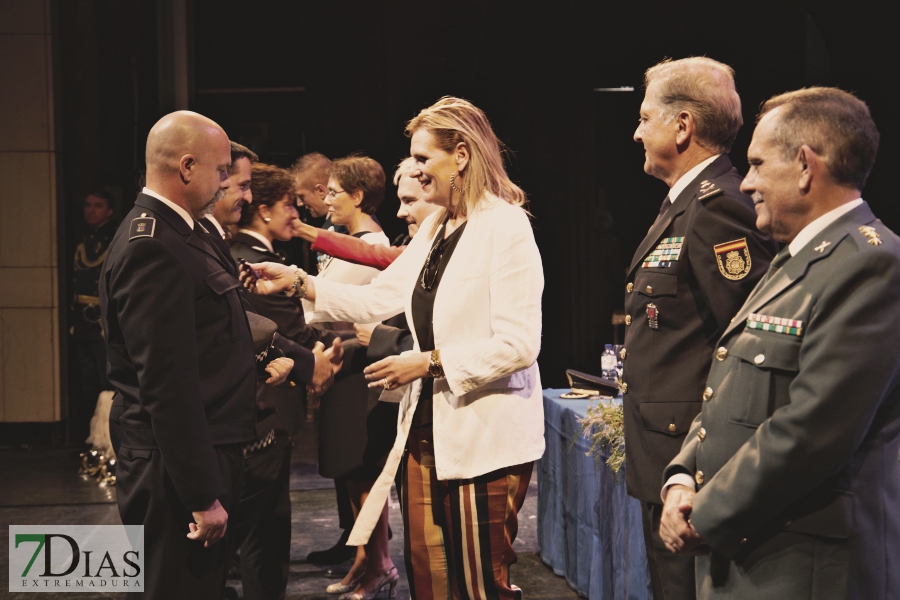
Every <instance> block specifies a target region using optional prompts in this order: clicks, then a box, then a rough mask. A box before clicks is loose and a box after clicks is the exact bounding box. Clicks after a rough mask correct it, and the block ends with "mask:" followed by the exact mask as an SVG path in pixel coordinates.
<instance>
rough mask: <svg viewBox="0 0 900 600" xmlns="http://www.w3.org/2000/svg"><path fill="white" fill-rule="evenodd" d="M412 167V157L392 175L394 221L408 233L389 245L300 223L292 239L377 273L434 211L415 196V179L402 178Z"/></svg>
mask: <svg viewBox="0 0 900 600" xmlns="http://www.w3.org/2000/svg"><path fill="white" fill-rule="evenodd" d="M412 164H413V160H412V157H410V158H407V159H405V160H404V161H403V162H401V163H400V164H399V165H398V166H397V171H396V172H395V173H394V180H393V181H394V185H395V186H397V195H398V196H399V198H400V210H398V211H397V218H399V219H403V220H404V221H406V223H407V226H408V228H409V233H408V235H404V236H401V237H399V238H398V239H397V240H394V243H393V244H392V245H391V246H388V247H385V246H382V245H380V244H367V243H365V242H363V241H361V240H358V239H356V238H354V237H352V236H349V235H344V234H340V233H337V232H335V231H329V230H326V229H320V228H318V227H313V226H312V225H309V224H307V223H304V222H303V221H299V220H298V221H296V222H295V225H294V236H296V237H299V238H302V239H304V240H306V241H307V242H309V243H310V250H313V251H318V252H323V253H325V254H328V255H330V256H334V257H335V258H340V259H342V260H346V261H347V262H352V263H356V264H360V265H365V266H368V267H374V268H376V269H379V270H383V269H386V268H387V267H388V265H390V264H391V263H392V262H394V259H396V258H397V257H398V256H400V253H401V252H403V250H405V249H406V246H407V245H408V244H409V241H410V240H411V239H412V237H413V236H414V235H415V232H416V231H417V230H418V228H419V225H418V224H419V223H421V222H422V221H424V220H425V218H426V217H427V216H428V215H430V214H431V213H432V212H434V211H435V210H437V208H434V205H432V204H428V203H427V202H424V201H419V198H418V196H419V195H420V194H419V192H420V191H421V190H418V189H417V186H416V184H415V183H414V181H415V180H414V179H412V178H410V177H404V175H405V174H407V171H408V170H409V168H410V167H411V165H412Z"/></svg>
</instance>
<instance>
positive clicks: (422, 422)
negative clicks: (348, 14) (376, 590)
mask: <svg viewBox="0 0 900 600" xmlns="http://www.w3.org/2000/svg"><path fill="white" fill-rule="evenodd" d="M406 132H407V134H408V135H409V136H410V138H411V143H410V154H411V155H412V157H413V158H414V159H415V161H416V163H415V171H414V177H416V178H417V179H418V180H419V183H420V184H421V186H422V191H423V193H424V195H425V199H426V200H427V201H428V202H432V203H434V204H437V205H439V206H441V208H442V209H443V210H440V211H438V212H437V213H436V214H434V215H432V216H431V217H429V218H428V219H427V220H426V221H425V222H424V223H423V224H422V228H421V231H420V233H419V235H417V236H416V237H415V238H413V240H412V242H411V243H410V245H409V247H407V249H406V250H405V251H404V252H403V254H401V255H400V256H399V257H398V258H397V259H396V260H395V261H394V262H393V263H392V264H391V266H390V267H388V268H387V269H385V270H384V271H383V272H382V273H381V274H380V275H379V276H378V277H377V278H375V279H374V280H373V281H372V282H371V283H370V284H369V285H366V286H362V287H350V286H344V285H338V284H335V283H334V282H331V281H323V280H321V279H319V278H316V277H307V276H306V274H305V273H303V272H302V271H299V270H294V269H286V268H283V267H280V266H279V265H274V264H271V263H266V264H262V265H255V268H257V269H258V270H259V271H260V275H261V277H260V279H258V280H256V279H251V278H247V277H246V276H242V277H243V278H244V279H245V280H246V281H247V283H248V287H250V289H251V290H253V289H255V290H257V291H258V292H259V293H273V292H276V291H282V290H288V292H289V293H294V292H297V293H300V294H305V296H306V298H307V300H308V301H310V302H311V305H312V307H313V308H314V312H313V315H314V317H315V318H317V319H326V318H329V319H345V320H352V321H357V322H373V321H379V320H382V319H385V318H387V317H389V316H391V315H394V314H397V313H398V312H400V311H405V312H406V315H407V319H408V320H409V322H410V323H411V324H412V325H413V332H414V335H415V342H416V343H415V348H414V350H413V351H412V352H409V353H405V354H403V355H401V356H396V357H389V358H386V359H384V360H382V361H379V362H377V363H375V364H373V365H371V366H370V367H368V368H367V369H366V373H367V377H368V378H369V379H370V381H372V383H371V384H370V385H375V386H380V387H383V388H384V390H385V391H384V393H383V395H382V399H383V400H384V399H385V398H386V396H394V397H398V398H399V400H400V402H401V404H400V410H401V413H402V417H401V419H400V427H399V432H398V437H397V440H396V441H395V443H394V447H393V449H392V451H391V455H390V456H389V457H388V461H387V465H386V466H385V469H384V471H383V472H382V474H381V475H380V476H379V479H378V481H377V482H376V485H375V486H374V487H373V488H372V492H371V493H370V495H369V502H368V503H367V504H365V505H364V506H363V509H362V511H361V512H360V515H359V517H358V518H357V521H356V525H355V527H354V529H353V532H352V533H351V536H350V543H351V544H354V543H355V544H358V543H362V542H364V541H365V540H366V538H367V537H368V535H369V532H371V531H372V524H373V522H374V519H375V518H376V517H377V514H378V511H379V510H380V507H381V502H382V498H385V497H386V495H387V492H388V490H389V488H390V482H391V479H392V477H393V474H394V472H395V471H396V468H397V466H398V464H399V462H400V459H401V458H402V456H403V450H404V447H405V448H406V449H407V450H408V455H407V458H406V469H405V473H404V493H403V503H404V514H403V518H404V523H405V526H406V531H405V535H406V541H407V545H406V557H407V571H408V574H409V584H410V590H411V591H412V596H413V598H417V599H424V598H441V599H443V598H448V597H452V598H474V597H482V598H521V597H522V592H521V590H519V589H518V588H517V587H516V586H515V585H513V584H511V583H510V580H509V566H510V565H511V564H513V563H514V562H515V561H516V553H515V551H514V550H513V547H512V542H513V540H514V539H515V537H516V532H517V530H518V517H517V514H518V511H519V510H520V509H521V506H522V503H523V501H524V498H525V492H526V489H527V487H528V482H529V480H530V477H531V473H532V468H533V461H535V460H537V459H538V458H540V457H541V455H542V454H543V451H544V423H543V408H542V398H541V382H540V373H539V371H538V367H537V363H536V362H535V360H536V359H537V355H538V352H539V351H540V341H541V293H542V291H543V281H544V277H543V269H542V266H541V258H540V255H539V253H538V250H537V246H536V245H535V242H534V235H533V233H532V229H531V224H530V222H529V218H528V214H527V213H526V211H525V210H524V209H523V205H524V204H525V194H524V192H522V190H521V189H520V188H519V187H518V186H517V185H515V184H514V183H513V182H512V181H510V179H509V177H508V176H507V174H506V170H505V168H504V166H503V156H502V151H501V144H500V141H499V140H498V139H497V137H496V135H495V134H494V132H493V130H492V128H491V125H490V123H489V122H488V120H487V117H486V116H485V115H484V113H483V112H482V111H481V110H479V109H478V108H477V107H475V106H474V105H472V104H471V103H469V102H467V101H465V100H461V99H459V98H450V97H445V98H442V99H441V100H439V101H438V102H437V103H436V104H434V105H433V106H431V107H429V108H426V109H425V110H423V111H422V112H420V113H419V114H418V116H416V117H415V118H414V119H413V120H412V121H410V122H409V124H408V125H407V127H406ZM370 504H371V506H370Z"/></svg>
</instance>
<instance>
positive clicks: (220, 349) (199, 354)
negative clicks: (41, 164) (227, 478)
mask: <svg viewBox="0 0 900 600" xmlns="http://www.w3.org/2000/svg"><path fill="white" fill-rule="evenodd" d="M204 235H207V234H206V233H205V232H204V231H203V230H202V228H200V227H199V226H197V225H195V228H194V229H193V230H192V229H191V228H190V227H189V226H188V225H187V223H185V221H184V219H182V218H181V216H179V215H178V214H177V213H176V212H175V211H174V210H172V209H171V208H169V207H168V206H166V205H165V204H163V203H162V202H160V201H159V200H157V199H156V198H153V197H151V196H148V195H145V194H140V195H139V196H138V198H137V201H136V203H135V207H134V209H133V210H132V211H131V212H130V213H129V214H128V215H127V216H126V217H125V219H124V220H123V222H122V226H121V227H120V228H119V230H118V232H117V233H116V235H115V237H114V238H113V241H112V244H111V246H110V251H109V256H108V258H107V260H106V263H105V264H104V268H103V271H102V274H101V277H100V301H101V309H102V315H103V324H104V329H105V331H106V336H107V340H106V341H107V350H108V361H109V381H110V383H112V384H113V386H114V387H115V388H116V390H117V391H116V395H115V398H114V401H113V408H112V411H111V414H110V421H111V422H112V424H113V425H115V426H117V429H118V430H119V431H120V435H121V445H122V446H123V447H127V448H136V449H153V448H158V449H159V452H160V454H161V455H162V457H163V460H164V462H165V466H166V469H167V471H168V475H169V476H170V477H171V480H172V483H173V485H174V487H175V490H176V492H177V493H178V496H179V498H180V500H181V501H182V503H183V504H184V506H185V507H186V508H187V509H188V510H199V509H200V508H203V507H205V506H207V505H209V504H210V503H211V502H213V501H214V500H216V499H217V498H219V497H220V496H222V495H223V494H225V492H226V490H225V485H226V483H225V482H223V481H222V480H221V479H222V477H221V475H220V469H219V465H218V462H217V458H216V453H215V450H214V448H213V446H214V445H219V444H231V443H244V442H247V441H250V440H252V439H254V400H255V397H256V372H255V371H256V365H255V362H256V361H255V358H254V353H253V345H252V341H251V335H250V328H249V325H248V322H247V317H246V315H245V313H244V307H243V304H242V302H241V299H240V297H239V295H238V289H239V287H240V283H239V282H238V281H237V279H236V278H235V277H234V276H233V275H232V274H231V273H230V272H229V269H228V268H227V267H228V265H227V264H226V263H225V262H224V261H223V260H222V258H220V256H219V254H218V253H217V252H216V251H215V249H214V248H213V247H212V246H211V245H210V243H209V241H208V240H205V239H204V238H203V237H202V236H204Z"/></svg>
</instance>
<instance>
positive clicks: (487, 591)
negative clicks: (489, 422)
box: [402, 427, 534, 600]
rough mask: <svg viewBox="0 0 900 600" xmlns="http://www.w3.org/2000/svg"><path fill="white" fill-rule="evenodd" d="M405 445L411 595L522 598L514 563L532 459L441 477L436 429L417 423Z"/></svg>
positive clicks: (417, 599) (425, 598)
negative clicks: (512, 575) (513, 577)
mask: <svg viewBox="0 0 900 600" xmlns="http://www.w3.org/2000/svg"><path fill="white" fill-rule="evenodd" d="M407 450H408V453H407V459H406V464H405V468H404V477H403V493H402V502H403V525H404V527H403V529H404V535H405V538H406V539H405V544H404V546H405V558H406V573H407V577H408V579H409V589H410V593H411V595H412V598H413V600H431V599H434V600H494V599H497V600H500V599H503V600H506V599H515V600H520V599H521V598H522V591H521V590H520V589H519V588H517V587H516V586H514V585H511V584H510V582H509V567H510V565H512V564H515V562H516V553H515V551H514V550H513V547H512V543H513V541H514V540H515V539H516V534H517V532H518V529H519V521H518V513H519V510H521V508H522V503H523V502H524V501H525V492H526V491H527V489H528V482H529V481H530V479H531V472H532V468H533V465H534V463H533V462H528V463H524V464H521V465H515V466H512V467H506V468H504V469H498V470H496V471H493V472H491V473H487V474H485V475H481V476H480V477H476V478H475V479H454V480H449V481H439V480H438V478H437V473H436V470H435V466H434V441H433V436H432V430H431V427H413V428H412V429H411V430H410V433H409V439H408V442H407Z"/></svg>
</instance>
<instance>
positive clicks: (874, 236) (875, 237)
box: [858, 225, 884, 246]
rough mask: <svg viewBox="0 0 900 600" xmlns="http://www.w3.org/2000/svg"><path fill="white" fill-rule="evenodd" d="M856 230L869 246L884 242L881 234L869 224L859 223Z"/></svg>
mask: <svg viewBox="0 0 900 600" xmlns="http://www.w3.org/2000/svg"><path fill="white" fill-rule="evenodd" d="M858 230H859V232H860V233H861V234H862V235H863V236H864V237H863V239H865V240H866V243H868V244H869V245H870V246H880V245H882V244H883V243H884V240H882V239H881V234H880V233H879V232H878V230H877V229H875V228H874V227H872V226H871V225H860V226H859V228H858Z"/></svg>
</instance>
